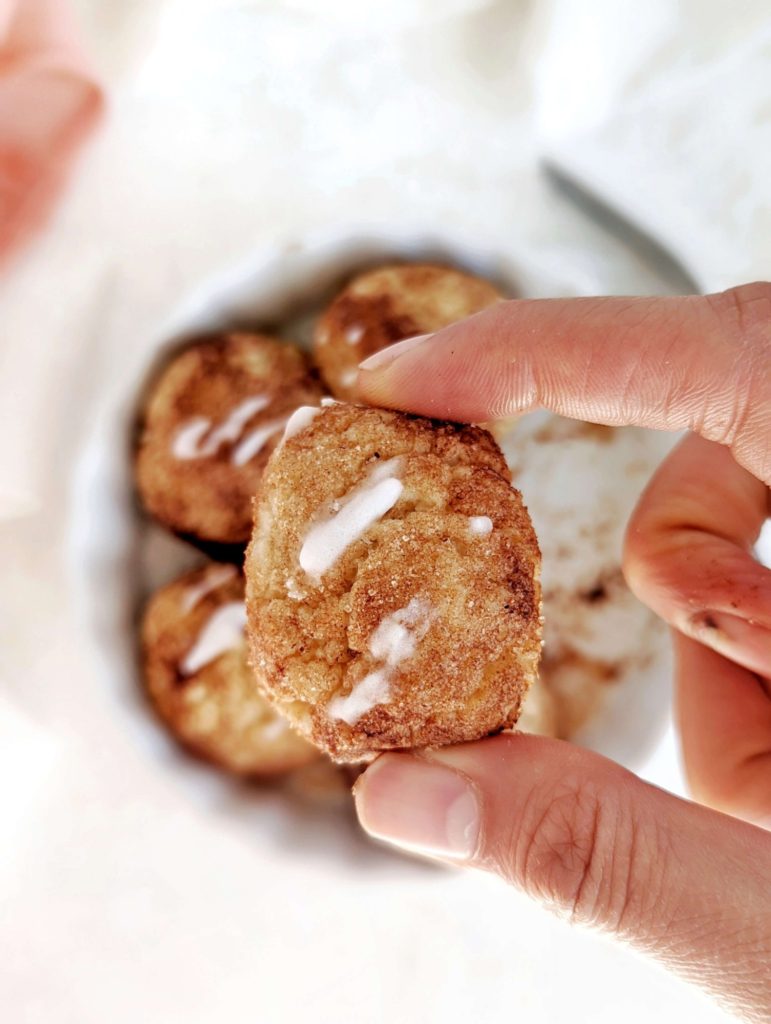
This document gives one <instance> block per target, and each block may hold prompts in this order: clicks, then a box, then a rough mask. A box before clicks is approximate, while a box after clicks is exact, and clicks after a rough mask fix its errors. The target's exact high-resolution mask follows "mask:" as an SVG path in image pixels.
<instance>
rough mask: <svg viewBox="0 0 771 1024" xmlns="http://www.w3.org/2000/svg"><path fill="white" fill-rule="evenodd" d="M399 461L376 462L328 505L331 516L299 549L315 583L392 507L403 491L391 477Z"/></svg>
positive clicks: (309, 532)
mask: <svg viewBox="0 0 771 1024" xmlns="http://www.w3.org/2000/svg"><path fill="white" fill-rule="evenodd" d="M400 461H401V460H400V459H398V458H396V459H388V460H386V461H385V462H381V463H379V464H378V465H377V466H376V467H375V468H374V469H373V470H372V472H371V473H370V474H369V476H368V477H367V478H366V479H365V480H364V481H363V482H362V483H361V484H359V485H358V486H357V487H354V488H353V490H351V491H349V492H348V493H347V494H345V495H344V496H343V497H342V498H339V499H337V500H336V501H334V502H333V503H332V513H331V515H329V516H327V517H325V518H324V519H321V520H319V521H318V522H316V523H315V524H314V525H313V526H311V528H310V529H309V530H308V532H307V534H306V535H305V540H304V542H303V546H302V548H301V549H300V567H301V568H302V569H304V570H305V572H306V573H307V574H308V575H309V576H310V577H311V579H312V580H313V581H314V582H315V583H320V582H321V577H322V576H323V575H324V573H325V572H326V571H327V569H329V568H330V567H331V566H333V565H334V564H335V562H336V561H337V560H338V558H339V557H340V556H341V555H342V553H343V552H344V551H345V549H346V548H348V547H350V545H351V544H353V543H354V541H357V540H359V538H360V537H362V536H363V535H364V533H366V531H367V530H368V529H369V528H370V526H372V525H373V523H376V522H377V521H378V520H379V519H382V517H383V516H384V515H385V514H386V512H388V511H389V510H390V509H392V508H393V507H394V505H395V504H396V502H397V501H398V500H399V496H400V495H401V493H402V491H403V490H404V484H403V483H402V482H401V480H399V479H398V478H397V476H396V475H395V474H396V473H398V471H399V465H400Z"/></svg>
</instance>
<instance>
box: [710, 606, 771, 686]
mask: <svg viewBox="0 0 771 1024" xmlns="http://www.w3.org/2000/svg"><path fill="white" fill-rule="evenodd" d="M693 626H694V629H695V633H696V636H697V638H698V639H699V640H701V641H702V643H705V644H707V646H709V647H712V648H713V649H714V650H716V651H718V653H720V654H726V655H727V656H728V657H730V658H732V659H733V660H734V661H739V662H740V663H741V664H743V665H746V666H747V667H748V668H751V669H754V670H755V671H758V672H767V671H768V669H769V667H771V629H766V627H765V626H761V625H760V624H759V623H756V622H753V621H752V620H751V619H743V618H741V616H739V615H731V614H730V613H729V612H703V613H702V614H701V615H699V616H697V617H696V618H695V619H694V620H693Z"/></svg>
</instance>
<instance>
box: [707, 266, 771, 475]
mask: <svg viewBox="0 0 771 1024" xmlns="http://www.w3.org/2000/svg"><path fill="white" fill-rule="evenodd" d="M707 301H708V304H709V306H710V308H711V309H712V310H713V312H714V314H715V315H716V316H717V318H718V322H719V327H720V329H721V331H722V332H723V333H724V334H725V336H726V337H727V338H728V340H729V342H730V344H731V347H732V353H733V358H732V362H733V367H732V371H731V373H730V374H729V375H728V378H727V381H728V384H729V387H728V389H727V391H726V396H727V397H726V401H725V403H724V404H723V406H722V407H720V408H718V409H717V410H716V411H715V412H713V414H712V415H711V416H708V417H705V418H706V419H708V420H709V421H710V422H709V424H708V427H709V429H708V430H707V433H708V435H709V436H710V439H711V440H714V441H718V442H719V443H721V444H725V445H727V446H728V447H729V448H730V449H731V451H732V452H733V454H734V456H735V457H736V458H737V459H738V461H739V462H740V463H742V464H746V463H747V462H748V461H749V462H750V463H751V465H752V467H753V468H754V469H755V470H756V471H758V470H759V471H760V473H761V476H762V477H763V478H764V479H766V478H767V475H768V473H769V472H771V443H769V437H770V436H771V375H769V372H768V367H769V363H770V362H771V283H769V282H767V281H757V282H755V283H753V284H747V285H742V286H740V287H738V288H730V289H728V291H725V292H720V293H719V294H718V295H712V296H708V298H707Z"/></svg>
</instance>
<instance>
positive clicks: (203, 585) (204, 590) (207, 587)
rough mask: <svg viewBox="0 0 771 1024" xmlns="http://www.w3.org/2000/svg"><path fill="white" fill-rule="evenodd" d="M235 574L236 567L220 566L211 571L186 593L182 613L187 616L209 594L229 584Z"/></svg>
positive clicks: (183, 596) (182, 600)
mask: <svg viewBox="0 0 771 1024" xmlns="http://www.w3.org/2000/svg"><path fill="white" fill-rule="evenodd" d="M235 574H236V567H235V566H234V565H218V566H216V568H213V569H210V570H209V572H208V573H207V574H206V577H205V578H204V579H202V580H201V582H200V583H194V584H193V586H191V587H187V589H186V590H185V591H184V593H183V594H182V597H181V599H180V604H181V607H182V611H183V612H184V613H185V614H186V615H187V613H188V612H191V611H192V610H193V609H194V608H195V606H196V605H197V604H198V602H199V601H202V600H203V599H204V598H205V597H206V595H207V594H210V593H211V592H212V590H216V589H217V587H219V586H221V585H222V584H223V583H227V581H228V580H230V579H232V578H233V577H234V576H235Z"/></svg>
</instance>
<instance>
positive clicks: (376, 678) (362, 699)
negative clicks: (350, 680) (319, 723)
mask: <svg viewBox="0 0 771 1024" xmlns="http://www.w3.org/2000/svg"><path fill="white" fill-rule="evenodd" d="M390 677H391V673H390V672H389V670H388V669H387V668H378V669H375V671H374V672H370V673H369V675H366V676H364V678H363V679H362V680H361V682H358V683H357V684H356V685H355V686H354V688H353V689H352V690H351V692H350V693H349V694H348V696H347V697H334V698H333V699H332V700H331V701H330V702H329V704H328V705H327V713H328V714H329V716H330V717H331V718H337V719H340V720H341V721H343V722H347V723H348V725H355V724H356V722H358V720H359V719H360V718H361V716H362V715H366V713H367V712H368V711H371V710H372V708H374V707H377V705H378V704H385V703H386V701H387V700H388V697H389V695H390V692H391V685H390V682H391V679H390Z"/></svg>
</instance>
